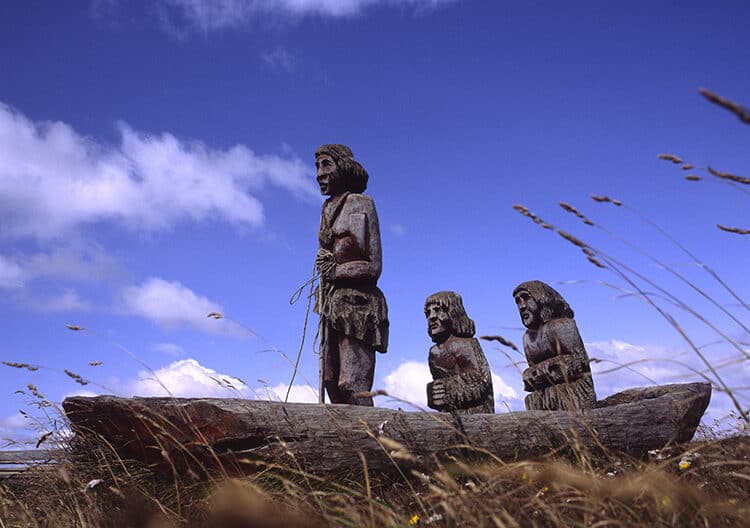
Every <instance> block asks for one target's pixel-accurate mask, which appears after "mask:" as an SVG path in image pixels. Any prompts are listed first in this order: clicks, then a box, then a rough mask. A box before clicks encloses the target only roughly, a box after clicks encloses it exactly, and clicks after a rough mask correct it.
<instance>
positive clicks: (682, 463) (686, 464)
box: [678, 458, 693, 471]
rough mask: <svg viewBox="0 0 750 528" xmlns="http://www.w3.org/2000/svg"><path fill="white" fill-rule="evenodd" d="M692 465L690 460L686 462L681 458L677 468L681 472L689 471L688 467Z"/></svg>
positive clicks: (685, 459)
mask: <svg viewBox="0 0 750 528" xmlns="http://www.w3.org/2000/svg"><path fill="white" fill-rule="evenodd" d="M692 465H693V463H692V462H691V461H690V460H688V459H687V458H683V459H682V460H680V463H679V464H678V467H679V468H680V469H681V470H682V471H685V470H686V469H690V466H692Z"/></svg>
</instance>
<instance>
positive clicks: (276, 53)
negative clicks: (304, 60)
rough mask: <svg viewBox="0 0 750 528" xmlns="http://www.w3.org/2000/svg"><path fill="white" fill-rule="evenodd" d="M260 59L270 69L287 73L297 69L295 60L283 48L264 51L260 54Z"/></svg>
mask: <svg viewBox="0 0 750 528" xmlns="http://www.w3.org/2000/svg"><path fill="white" fill-rule="evenodd" d="M260 58H261V59H262V60H263V62H264V63H265V64H267V65H268V66H270V67H271V68H275V69H279V70H284V71H285V72H287V73H292V72H294V70H295V69H296V68H297V59H296V58H295V57H294V55H292V54H291V53H289V52H288V51H287V50H285V49H283V48H276V49H275V50H273V51H265V52H263V53H261V55H260Z"/></svg>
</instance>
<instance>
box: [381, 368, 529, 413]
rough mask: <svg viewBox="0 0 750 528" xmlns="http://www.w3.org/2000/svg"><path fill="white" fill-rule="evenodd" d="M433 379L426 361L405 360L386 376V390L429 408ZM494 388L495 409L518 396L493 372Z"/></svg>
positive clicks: (392, 394) (399, 397)
mask: <svg viewBox="0 0 750 528" xmlns="http://www.w3.org/2000/svg"><path fill="white" fill-rule="evenodd" d="M431 381H432V374H430V368H429V366H428V365H427V364H426V363H420V362H418V361H405V362H403V363H401V364H400V365H399V366H398V367H396V368H395V369H394V370H393V371H392V372H391V373H389V374H388V375H386V376H385V378H384V383H385V387H384V388H385V390H386V392H387V393H388V394H389V395H390V396H392V397H394V398H398V399H399V400H403V402H406V403H409V404H411V405H412V406H415V407H419V408H422V409H427V389H426V387H427V384H428V383H429V382H431ZM492 388H493V390H494V393H495V409H496V410H497V411H500V410H501V409H503V408H504V407H505V405H504V403H503V402H504V401H505V400H512V399H517V398H518V393H517V392H516V391H515V390H514V389H513V388H512V387H510V386H509V385H508V384H507V383H506V382H505V381H504V380H503V379H502V378H501V377H500V376H498V375H497V374H495V373H494V372H493V373H492Z"/></svg>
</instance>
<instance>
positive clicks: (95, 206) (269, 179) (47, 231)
mask: <svg viewBox="0 0 750 528" xmlns="http://www.w3.org/2000/svg"><path fill="white" fill-rule="evenodd" d="M119 132H120V145H119V146H117V147H115V148H108V147H105V146H104V145H101V144H98V143H96V142H95V141H94V140H92V139H90V138H86V137H84V136H81V135H80V134H78V133H77V132H76V131H75V130H73V129H72V128H71V127H70V126H68V125H66V124H65V123H61V122H44V123H34V122H32V121H30V120H29V119H28V118H26V117H25V116H23V115H22V114H20V113H19V112H17V111H15V110H13V109H11V108H10V107H8V106H6V105H4V104H2V103H0V159H1V160H3V162H2V164H0V211H2V218H0V220H1V221H2V223H3V225H4V229H3V233H2V235H0V236H3V235H4V236H17V237H18V236H34V237H39V238H48V237H54V236H58V235H62V234H65V233H67V232H69V231H70V230H71V229H74V228H76V227H78V226H80V225H82V224H87V223H94V222H102V221H106V222H115V223H119V224H122V225H125V226H127V227H130V228H133V229H141V230H160V229H167V228H170V227H172V226H173V225H175V224H176V223H178V222H182V221H186V220H193V221H202V220H206V219H210V218H219V219H221V220H224V221H227V222H229V223H231V224H235V225H238V226H250V227H258V226H260V225H262V223H263V206H262V204H261V203H260V201H259V200H258V199H257V198H256V197H255V196H253V195H252V194H251V193H253V192H256V191H258V190H259V189H261V188H263V187H264V186H265V185H267V184H271V185H275V186H278V187H281V188H283V189H285V190H287V191H289V192H290V193H292V194H294V195H296V196H298V197H300V198H303V199H314V198H315V197H317V195H318V193H317V190H316V187H315V185H314V182H313V179H312V176H311V174H312V169H311V168H310V167H308V166H307V165H306V164H304V163H303V162H302V161H301V160H299V159H298V158H296V157H280V156H276V155H259V154H255V153H254V152H253V151H252V150H250V149H249V148H247V147H246V146H244V145H236V146H234V147H231V148H229V149H226V150H221V149H212V148H210V147H207V146H206V145H204V144H203V143H201V142H198V141H193V142H183V141H180V140H179V139H177V138H176V137H175V136H173V135H172V134H169V133H162V134H161V135H149V134H146V133H142V132H138V131H135V130H133V129H132V128H130V127H129V126H128V125H126V124H120V126H119ZM61 196H65V199H64V200H61V199H60V197H61ZM315 199H316V198H315Z"/></svg>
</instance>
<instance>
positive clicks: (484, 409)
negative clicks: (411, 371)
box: [427, 336, 495, 414]
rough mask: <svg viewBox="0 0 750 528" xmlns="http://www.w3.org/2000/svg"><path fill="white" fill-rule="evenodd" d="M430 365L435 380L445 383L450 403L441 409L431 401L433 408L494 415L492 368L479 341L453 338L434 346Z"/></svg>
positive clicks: (467, 338) (429, 403) (470, 338)
mask: <svg viewBox="0 0 750 528" xmlns="http://www.w3.org/2000/svg"><path fill="white" fill-rule="evenodd" d="M429 365H430V372H431V373H432V378H433V379H434V380H442V382H443V384H444V386H445V393H446V400H447V403H446V405H444V406H442V407H440V408H437V407H435V406H434V404H433V403H432V402H428V405H430V407H432V408H433V409H437V410H439V411H446V412H448V411H452V412H457V413H459V414H474V413H494V412H495V397H494V395H493V392H492V375H491V373H490V366H489V364H488V363H487V358H486V357H485V355H484V352H483V351H482V347H481V345H480V344H479V341H477V340H476V338H473V337H457V336H450V337H449V338H448V339H446V340H445V341H444V342H443V343H440V344H436V345H433V346H432V347H431V348H430V356H429ZM428 387H429V386H428ZM427 393H428V395H429V394H430V390H429V389H428V391H427Z"/></svg>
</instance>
